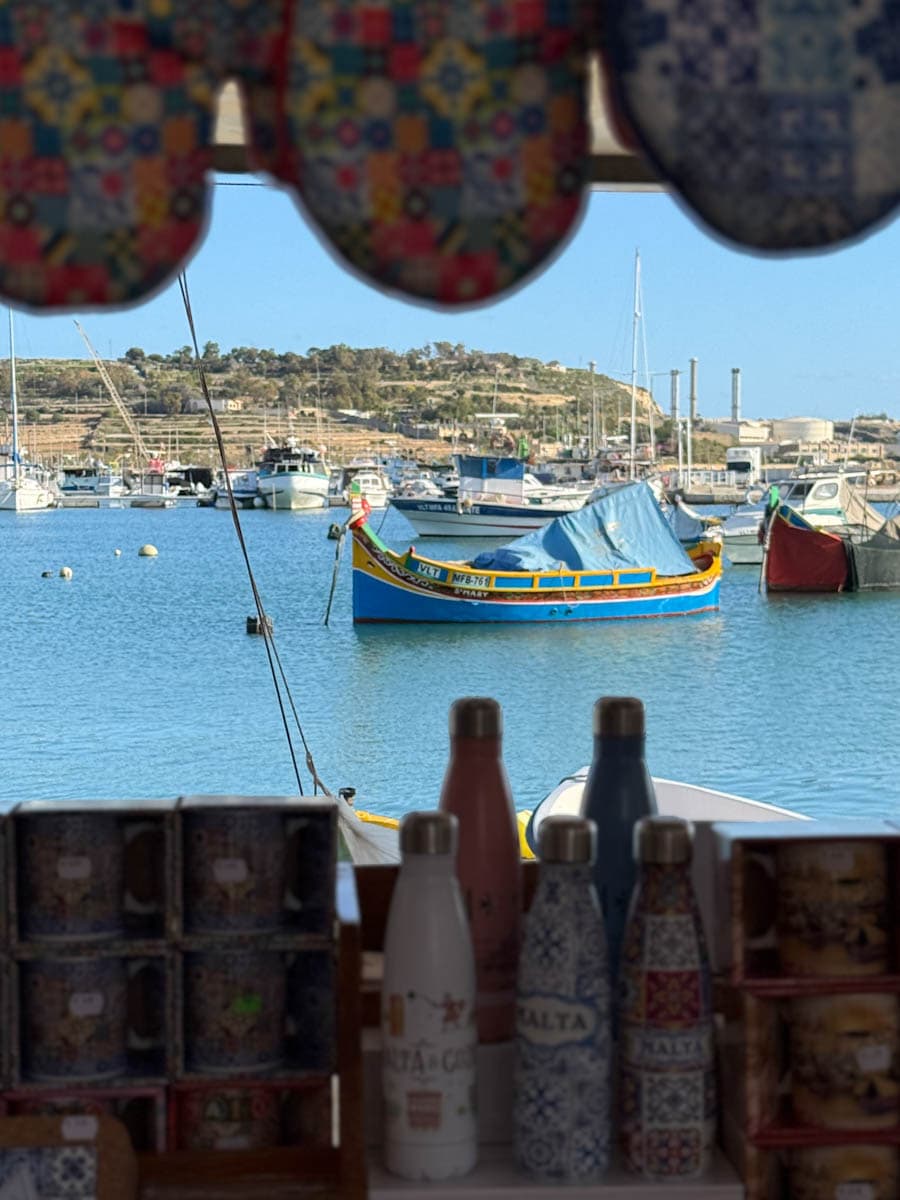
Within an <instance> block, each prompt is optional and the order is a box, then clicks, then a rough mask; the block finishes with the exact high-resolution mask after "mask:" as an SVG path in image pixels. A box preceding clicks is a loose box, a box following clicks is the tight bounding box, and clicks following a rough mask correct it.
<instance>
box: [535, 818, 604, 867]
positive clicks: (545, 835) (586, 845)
mask: <svg viewBox="0 0 900 1200" xmlns="http://www.w3.org/2000/svg"><path fill="white" fill-rule="evenodd" d="M538 843H539V853H540V858H541V861H542V862H548V863H592V862H593V861H594V858H595V857H596V854H597V826H596V824H595V823H594V822H593V821H590V820H588V818H587V817H563V816H559V817H547V818H546V819H545V820H543V821H542V822H541V831H540V836H539V837H538Z"/></svg>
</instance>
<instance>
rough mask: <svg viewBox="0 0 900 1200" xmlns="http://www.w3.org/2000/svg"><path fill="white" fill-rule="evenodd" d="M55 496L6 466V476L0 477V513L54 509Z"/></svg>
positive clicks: (48, 489)
mask: <svg viewBox="0 0 900 1200" xmlns="http://www.w3.org/2000/svg"><path fill="white" fill-rule="evenodd" d="M56 503H57V501H56V496H54V494H53V492H52V491H51V490H50V488H48V487H47V486H46V484H43V483H41V482H40V480H38V479H34V478H32V476H30V475H25V474H24V473H22V471H21V470H20V471H19V472H18V474H17V473H16V471H15V470H14V469H11V464H7V474H6V475H4V476H0V512H40V511H41V510H42V509H47V508H55V507H56Z"/></svg>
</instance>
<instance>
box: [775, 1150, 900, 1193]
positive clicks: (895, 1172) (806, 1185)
mask: <svg viewBox="0 0 900 1200" xmlns="http://www.w3.org/2000/svg"><path fill="white" fill-rule="evenodd" d="M788 1179H789V1188H788V1192H787V1194H788V1195H789V1196H790V1198H791V1200H896V1197H897V1196H898V1195H900V1158H898V1152H897V1147H896V1146H865V1145H853V1146H814V1147H813V1146H810V1147H808V1148H804V1149H802V1150H800V1149H798V1150H791V1152H790V1154H789V1157H788Z"/></svg>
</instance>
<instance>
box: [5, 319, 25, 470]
mask: <svg viewBox="0 0 900 1200" xmlns="http://www.w3.org/2000/svg"><path fill="white" fill-rule="evenodd" d="M6 311H7V313H8V314H9V410H10V418H11V420H12V458H13V478H14V479H16V480H18V479H19V478H20V477H21V474H22V469H21V467H20V465H19V400H18V395H17V392H16V335H15V332H14V330H13V314H12V309H11V308H8V309H7V310H6Z"/></svg>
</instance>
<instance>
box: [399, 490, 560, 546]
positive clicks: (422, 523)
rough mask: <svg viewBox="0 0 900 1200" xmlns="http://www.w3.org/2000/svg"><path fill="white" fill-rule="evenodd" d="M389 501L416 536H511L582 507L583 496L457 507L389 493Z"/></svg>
mask: <svg viewBox="0 0 900 1200" xmlns="http://www.w3.org/2000/svg"><path fill="white" fill-rule="evenodd" d="M390 504H391V507H392V508H396V510H397V511H398V512H401V513H403V515H404V517H406V519H407V521H409V523H410V525H412V527H413V529H415V531H416V533H417V534H418V535H419V537H454V538H456V537H502V538H514V537H518V536H519V534H520V533H528V532H529V531H530V530H532V529H540V528H541V527H542V526H543V525H547V524H548V523H549V522H550V521H552V520H553V519H554V517H564V516H565V515H566V514H567V513H570V512H574V511H575V510H576V509H578V508H581V507H582V505H583V500H579V501H578V502H577V503H566V504H553V505H549V504H547V505H538V504H481V503H477V502H473V503H471V504H470V505H468V506H466V507H460V506H459V505H458V504H457V502H456V501H455V500H419V499H415V498H412V497H405V496H392V497H391V500H390Z"/></svg>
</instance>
